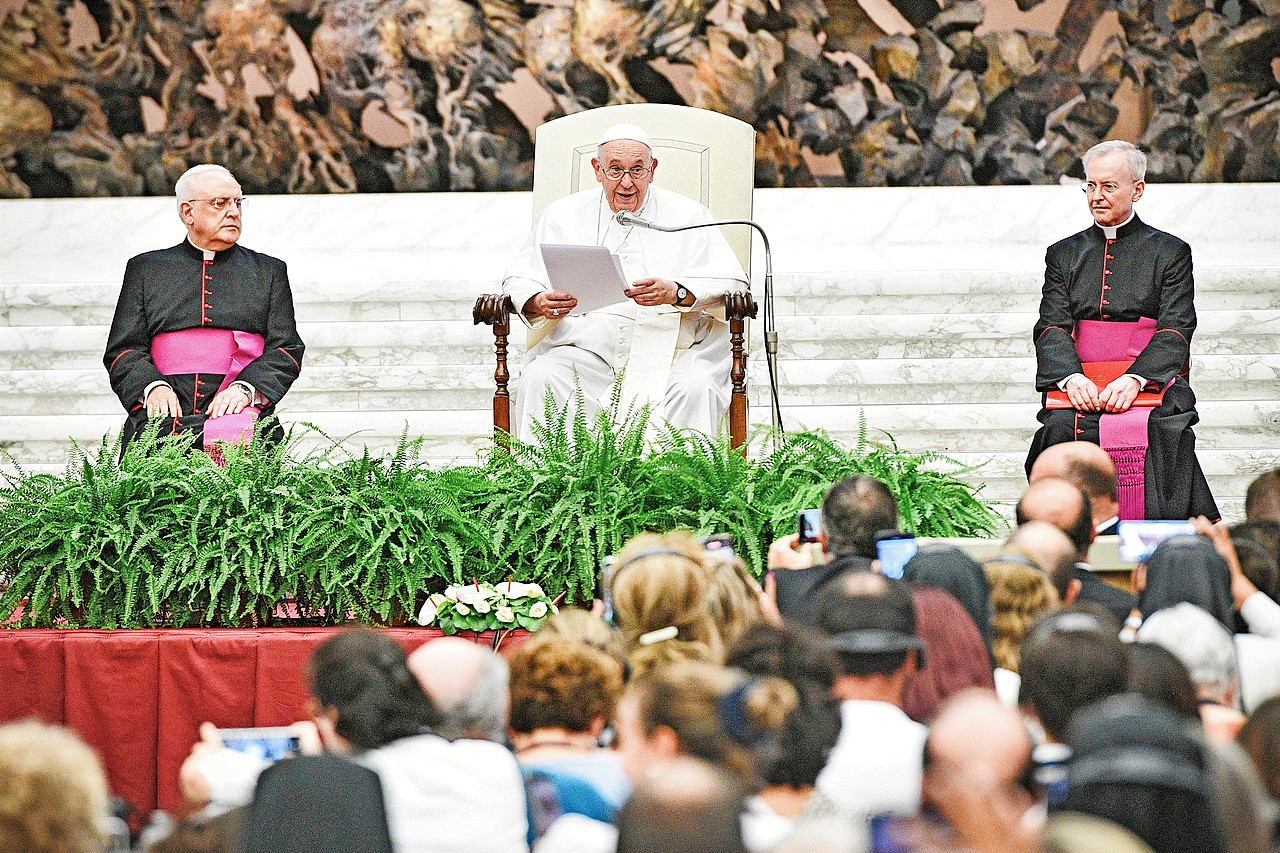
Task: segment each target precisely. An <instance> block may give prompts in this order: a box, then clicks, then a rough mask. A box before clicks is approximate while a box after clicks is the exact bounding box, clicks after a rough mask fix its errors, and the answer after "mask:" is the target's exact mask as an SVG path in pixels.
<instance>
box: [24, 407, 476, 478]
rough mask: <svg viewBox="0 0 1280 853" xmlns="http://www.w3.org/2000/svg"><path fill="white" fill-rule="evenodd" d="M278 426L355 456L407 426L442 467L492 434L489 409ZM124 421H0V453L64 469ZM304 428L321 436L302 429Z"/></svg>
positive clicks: (308, 419)
mask: <svg viewBox="0 0 1280 853" xmlns="http://www.w3.org/2000/svg"><path fill="white" fill-rule="evenodd" d="M281 421H282V422H283V423H284V424H285V427H286V428H289V427H290V426H295V427H296V428H298V429H300V430H303V437H304V445H305V446H312V447H320V446H323V445H326V444H328V443H330V440H332V441H336V442H338V443H340V444H342V445H343V447H345V448H347V450H348V451H349V452H351V453H354V454H357V455H358V454H359V453H360V449H361V448H362V447H364V446H366V445H367V446H369V447H370V448H376V449H379V450H387V449H391V448H394V447H395V445H396V442H397V441H398V440H399V438H400V435H401V433H402V432H403V431H404V429H405V427H406V425H407V426H408V430H409V437H410V438H416V437H418V436H423V437H424V438H425V442H424V447H425V448H426V449H425V451H424V454H423V455H424V456H425V457H428V458H430V459H433V460H437V461H442V462H443V461H448V460H452V459H460V460H464V461H472V460H474V459H475V458H476V455H477V454H478V453H481V452H483V451H484V450H486V449H487V448H489V447H490V446H491V445H492V440H491V439H492V435H493V420H492V414H491V412H490V411H489V410H487V409H486V410H484V411H442V412H421V411H401V412H382V413H380V414H379V416H378V417H371V416H370V414H369V413H367V412H298V411H296V410H290V411H288V412H285V413H284V416H283V417H282V418H281ZM123 422H124V417H123V412H113V413H110V414H67V415H47V414H46V415H30V416H25V417H11V416H9V417H0V450H2V451H4V452H6V453H8V454H9V455H10V456H12V457H13V458H14V459H16V460H18V462H19V463H20V464H22V465H23V466H26V465H28V464H65V460H66V458H67V455H68V453H69V449H70V446H71V441H73V440H74V441H76V442H78V443H79V444H80V446H81V447H82V448H83V449H90V448H96V447H97V446H99V445H100V444H101V442H102V438H103V436H104V435H109V436H111V437H114V436H115V435H116V433H117V432H118V431H119V429H120V425H121V424H122V423H123ZM307 424H310V425H314V426H315V427H316V428H317V429H318V430H319V432H313V431H311V430H305V429H303V425H307ZM326 436H327V437H328V438H326ZM6 461H7V460H6Z"/></svg>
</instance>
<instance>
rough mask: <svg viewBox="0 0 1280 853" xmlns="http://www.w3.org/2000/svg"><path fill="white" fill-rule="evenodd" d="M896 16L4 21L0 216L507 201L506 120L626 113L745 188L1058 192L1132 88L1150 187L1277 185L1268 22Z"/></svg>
mask: <svg viewBox="0 0 1280 853" xmlns="http://www.w3.org/2000/svg"><path fill="white" fill-rule="evenodd" d="M891 2H892V4H893V7H894V9H895V10H896V11H895V14H900V15H901V16H902V18H903V19H905V21H906V22H907V25H906V26H904V27H902V29H905V30H907V31H908V32H909V34H902V33H896V34H888V33H886V32H885V30H883V29H881V27H880V26H879V25H877V24H876V23H875V21H874V20H873V19H872V17H871V16H870V15H869V14H868V12H867V10H866V9H864V8H863V6H862V5H860V4H859V2H858V0H830V3H829V5H824V3H823V2H822V0H807V2H785V1H784V0H540V2H531V0H305V2H304V0H0V197H4V198H20V197H25V196H30V195H37V196H92V195H143V194H168V193H169V192H170V191H171V187H172V185H173V180H174V179H175V178H176V177H177V175H179V174H181V172H182V171H183V170H184V169H186V168H187V167H188V166H189V165H191V164H194V163H198V162H204V161H216V162H219V163H223V164H225V165H227V166H228V167H230V168H231V169H233V170H234V171H235V173H236V174H237V175H238V176H240V177H241V180H242V181H243V183H244V188H245V190H246V191H247V192H253V193H264V192H265V193H315V192H356V191H376V192H391V191H444V190H508V189H523V188H527V187H528V186H529V185H530V181H531V174H532V168H531V166H532V145H531V137H530V130H529V128H528V127H527V126H526V123H530V124H532V123H536V121H537V120H539V119H542V118H553V117H555V116H557V115H563V114H566V113H569V112H576V111H579V110H583V109H589V108H591V107H595V106H601V105H604V104H612V103H627V102H637V101H668V102H677V103H680V102H683V103H688V104H690V105H692V106H698V107H704V108H707V109H713V110H717V111H720V112H724V113H728V114H730V115H734V116H737V117H740V118H743V119H744V120H746V121H749V122H751V123H752V124H753V125H754V126H755V127H756V129H757V130H758V131H759V134H760V135H759V137H758V142H757V184H758V185H760V186H806V185H813V184H815V183H824V184H845V185H852V186H877V185H921V184H1010V183H1053V182H1057V181H1059V180H1061V179H1062V178H1063V177H1064V176H1067V175H1069V174H1072V173H1073V170H1078V168H1079V165H1078V162H1077V161H1076V152H1079V151H1081V150H1083V149H1085V148H1087V147H1088V146H1089V145H1091V144H1093V143H1094V142H1096V141H1099V140H1101V139H1103V138H1106V137H1107V135H1108V133H1109V132H1111V131H1112V129H1113V127H1114V125H1115V122H1116V119H1117V115H1118V113H1119V110H1118V108H1117V106H1116V101H1117V91H1118V90H1120V88H1121V87H1122V85H1126V83H1127V87H1128V91H1129V92H1130V97H1131V99H1134V100H1135V102H1136V104H1137V106H1136V111H1137V114H1138V121H1137V122H1136V124H1134V127H1135V128H1136V129H1137V133H1138V134H1139V137H1140V138H1138V140H1137V141H1138V142H1139V143H1140V144H1141V145H1142V146H1143V147H1144V148H1145V149H1147V150H1148V151H1149V152H1150V153H1151V168H1150V174H1151V176H1152V178H1154V179H1158V180H1166V181H1276V180H1280V142H1278V137H1280V133H1278V130H1277V126H1278V124H1280V84H1278V83H1277V73H1280V72H1278V66H1280V60H1278V59H1277V57H1278V56H1280V0H1210V2H1209V3H1207V4H1206V3H1200V2H1192V0H1168V2H1162V3H1157V2H1156V0H1069V2H1068V3H1067V6H1066V10H1065V12H1064V13H1063V15H1062V18H1061V20H1060V22H1059V23H1058V25H1057V28H1056V31H1055V32H1054V34H1053V35H1052V36H1050V35H1041V34H1036V33H1030V32H1024V31H1019V30H1013V29H995V28H993V27H991V26H990V25H989V24H988V25H986V26H984V21H985V19H986V9H985V8H984V6H983V4H982V2H980V0H949V2H946V4H945V5H941V6H940V5H938V4H937V3H936V2H935V0H891ZM1038 2H1039V0H1018V5H1019V7H1020V8H1021V9H1023V10H1027V9H1030V8H1031V7H1033V6H1035V5H1037V3H1038ZM1104 16H1106V17H1107V20H1109V21H1114V22H1116V23H1114V24H1112V25H1111V30H1109V32H1110V33H1111V34H1110V35H1109V36H1107V37H1106V38H1105V40H1104V42H1103V43H1102V46H1101V48H1100V49H1097V48H1094V49H1091V50H1090V51H1089V52H1088V56H1089V59H1088V62H1087V67H1083V68H1082V67H1081V57H1082V56H1085V55H1086V44H1087V43H1088V42H1089V40H1090V38H1091V36H1093V37H1094V39H1095V41H1096V40H1097V34H1096V33H1095V29H1097V22H1098V21H1099V20H1100V19H1102V18H1104ZM517 77H521V78H523V80H524V81H525V83H524V85H526V86H529V87H534V86H536V87H538V88H539V89H540V90H541V94H540V97H542V98H544V99H546V101H547V102H548V103H549V105H550V107H549V110H548V111H547V114H546V115H545V116H542V115H540V116H536V117H534V119H533V120H532V121H529V119H528V117H527V116H526V119H525V122H522V121H521V119H520V118H518V117H517V115H516V113H515V112H513V110H512V109H511V108H510V107H509V106H508V104H507V103H506V102H504V100H503V97H504V96H506V95H507V94H509V93H510V92H511V91H512V88H511V87H512V86H513V85H514V84H513V81H515V80H516V79H517Z"/></svg>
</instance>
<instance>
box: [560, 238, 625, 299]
mask: <svg viewBox="0 0 1280 853" xmlns="http://www.w3.org/2000/svg"><path fill="white" fill-rule="evenodd" d="M539 248H541V249H542V262H543V263H544V264H545V265H546V267H547V278H548V279H550V281H551V288H552V289H553V290H563V291H564V292H566V293H571V294H573V296H574V297H575V298H576V299H577V300H578V305H577V307H576V308H574V309H573V313H574V314H584V313H586V312H587V311H594V310H596V309H597V308H604V307H606V306H609V305H616V304H618V303H619V302H625V301H626V299H627V297H626V295H625V294H624V293H623V292H622V291H623V290H625V289H626V287H627V281H626V279H625V278H624V277H623V275H622V264H620V263H619V262H618V256H617V255H615V254H613V253H612V252H610V251H609V250H608V249H606V248H605V247H604V246H570V245H565V244H563V243H543V244H542V245H541V246H540V247H539Z"/></svg>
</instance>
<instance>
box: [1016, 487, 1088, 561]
mask: <svg viewBox="0 0 1280 853" xmlns="http://www.w3.org/2000/svg"><path fill="white" fill-rule="evenodd" d="M1016 512H1017V518H1018V524H1019V525H1021V524H1025V523H1026V522H1028V521H1033V520H1034V521H1047V522H1049V523H1050V524H1052V525H1053V526H1054V527H1056V528H1058V529H1059V530H1061V531H1062V532H1063V533H1065V534H1067V538H1068V539H1070V540H1071V544H1072V545H1074V546H1075V549H1076V559H1077V560H1079V561H1081V562H1085V561H1087V560H1088V559H1089V545H1090V544H1091V543H1092V542H1093V536H1094V530H1093V508H1092V506H1091V505H1090V504H1089V496H1088V495H1086V494H1085V493H1084V492H1082V491H1080V489H1079V488H1077V487H1076V486H1074V485H1072V484H1071V483H1069V482H1067V481H1066V480H1061V479H1058V478H1055V477H1049V478H1046V479H1043V480H1038V481H1036V482H1035V483H1032V484H1031V485H1030V486H1028V487H1027V491H1026V494H1024V495H1023V496H1022V500H1020V501H1018V508H1017V511H1016Z"/></svg>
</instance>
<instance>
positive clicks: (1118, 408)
mask: <svg viewBox="0 0 1280 853" xmlns="http://www.w3.org/2000/svg"><path fill="white" fill-rule="evenodd" d="M1081 159H1082V161H1083V162H1084V169H1085V176H1086V181H1085V184H1084V187H1083V189H1084V191H1085V195H1086V198H1087V200H1088V203H1089V212H1090V213H1091V214H1092V215H1093V220H1094V223H1093V225H1091V226H1089V227H1088V228H1086V229H1085V230H1083V231H1081V232H1080V233H1078V234H1075V235H1073V236H1071V237H1068V238H1067V239H1065V240H1061V241H1059V242H1057V243H1054V244H1053V245H1052V246H1050V247H1049V249H1048V251H1047V252H1046V253H1045V274H1044V289H1043V292H1042V296H1041V301H1040V319H1039V321H1038V322H1037V323H1036V325H1035V330H1034V332H1033V337H1034V339H1035V346H1036V390H1037V391H1043V392H1047V391H1059V390H1061V391H1063V392H1065V393H1066V395H1067V397H1068V398H1069V401H1070V405H1071V406H1072V407H1073V408H1067V409H1053V410H1051V409H1049V408H1045V409H1042V410H1041V412H1040V415H1039V420H1040V423H1041V424H1042V426H1041V428H1040V430H1039V431H1038V432H1037V433H1036V435H1035V438H1034V439H1033V440H1032V444H1031V452H1030V454H1029V455H1028V457H1027V473H1028V475H1030V473H1031V469H1032V467H1033V465H1034V464H1035V461H1036V457H1037V456H1039V454H1040V453H1041V452H1042V451H1043V450H1044V449H1045V448H1046V447H1049V446H1051V445H1054V444H1059V443H1061V442H1064V441H1091V442H1093V443H1095V444H1099V443H1101V444H1104V445H1105V444H1106V441H1105V440H1101V441H1100V434H1099V422H1100V419H1101V418H1103V417H1106V416H1107V415H1115V416H1119V415H1121V414H1122V413H1126V412H1128V411H1129V409H1130V408H1131V407H1132V405H1133V402H1134V400H1135V399H1136V398H1137V395H1138V393H1139V392H1140V391H1160V390H1163V392H1164V398H1163V402H1162V404H1161V405H1159V406H1158V407H1156V408H1154V409H1153V410H1152V412H1151V415H1150V419H1149V420H1148V421H1147V424H1146V433H1147V445H1146V450H1145V453H1139V448H1137V447H1135V448H1133V453H1134V454H1135V459H1134V460H1133V463H1132V466H1131V467H1134V468H1136V472H1135V474H1134V476H1133V477H1129V476H1126V473H1127V472H1126V471H1123V470H1122V471H1121V475H1122V477H1121V504H1122V506H1123V505H1125V504H1126V502H1127V501H1128V500H1129V499H1128V498H1127V497H1126V492H1125V489H1126V488H1134V489H1137V495H1136V501H1137V503H1138V505H1139V506H1140V507H1142V509H1143V511H1144V515H1145V517H1146V518H1171V519H1185V518H1188V517H1189V516H1194V515H1204V516H1207V517H1208V518H1210V519H1216V518H1218V517H1219V514H1218V507H1217V504H1216V503H1215V502H1214V500H1213V495H1212V494H1211V493H1210V491H1209V486H1208V483H1207V482H1206V481H1205V478H1204V473H1203V472H1202V471H1201V470H1200V464H1199V462H1198V461H1197V460H1196V455H1195V435H1194V434H1193V433H1192V431H1191V427H1192V425H1194V424H1195V423H1196V422H1197V421H1198V420H1199V416H1198V415H1197V414H1196V410H1195V403H1196V400H1195V394H1193V393H1192V391H1191V386H1189V385H1188V384H1187V382H1186V381H1185V379H1183V378H1182V377H1181V376H1180V374H1184V373H1186V371H1187V368H1188V365H1189V358H1190V347H1191V336H1192V333H1193V332H1194V331H1195V327H1196V309H1195V302H1194V294H1195V285H1194V281H1193V278H1192V270H1191V248H1190V247H1189V246H1188V245H1187V244H1186V243H1185V242H1183V241H1182V240H1179V239H1178V238H1177V237H1174V236H1173V235H1172V234H1167V233H1165V232H1164V231H1160V230H1157V229H1155V228H1152V227H1151V226H1150V225H1147V224H1146V223H1145V222H1143V221H1142V220H1141V219H1139V218H1138V216H1137V214H1136V213H1135V212H1134V209H1133V205H1134V203H1135V202H1136V201H1138V199H1140V198H1142V194H1143V191H1144V189H1145V187H1146V184H1145V182H1144V181H1143V177H1144V176H1145V174H1146V157H1145V156H1144V155H1143V154H1142V152H1141V151H1139V150H1138V149H1137V148H1136V147H1135V146H1134V145H1132V144H1130V143H1128V142H1120V141H1109V142H1104V143H1101V144H1100V145H1096V146H1094V147H1093V148H1091V149H1089V151H1087V152H1086V153H1085V154H1084V156H1083V157H1082V158H1081ZM1140 323H1145V324H1147V325H1146V328H1145V330H1143V331H1140V330H1139V329H1138V328H1137V327H1138V324H1140ZM1111 324H1116V325H1114V326H1112V325H1111ZM1120 324H1125V325H1123V326H1122V325H1120ZM1121 330H1123V331H1124V337H1125V342H1124V343H1120V342H1119V340H1118V339H1119V337H1120V334H1119V332H1120V331H1121ZM1088 332H1091V333H1092V334H1094V335H1096V336H1099V337H1101V338H1103V339H1106V340H1107V341H1108V343H1107V345H1106V346H1105V347H1103V355H1102V357H1099V355H1098V352H1099V349H1098V347H1097V346H1096V345H1095V346H1092V347H1090V349H1091V350H1092V353H1091V355H1090V357H1088V358H1084V359H1082V358H1081V356H1080V351H1078V350H1080V341H1081V335H1082V334H1085V333H1088ZM1144 332H1145V336H1149V340H1147V341H1146V342H1145V343H1143V342H1142V336H1143V333H1144ZM1131 334H1132V335H1133V336H1134V337H1133V338H1132V339H1130V338H1129V336H1130V335H1131ZM1081 351H1082V350H1081ZM1084 361H1090V362H1099V361H1108V362H1110V361H1124V362H1130V364H1129V366H1128V368H1127V371H1126V372H1125V373H1124V374H1123V375H1121V376H1119V377H1117V378H1116V379H1114V380H1112V381H1111V382H1109V383H1108V384H1107V385H1106V386H1105V387H1103V388H1101V389H1099V388H1098V387H1097V386H1096V385H1095V384H1094V382H1093V380H1090V379H1087V378H1086V377H1085V376H1084V369H1083V367H1082V362H1084ZM1135 414H1136V412H1135ZM1108 423H1111V422H1108ZM1144 475H1145V476H1144ZM1144 483H1145V488H1144V485H1143V484H1144ZM1131 484H1132V485H1131Z"/></svg>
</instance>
